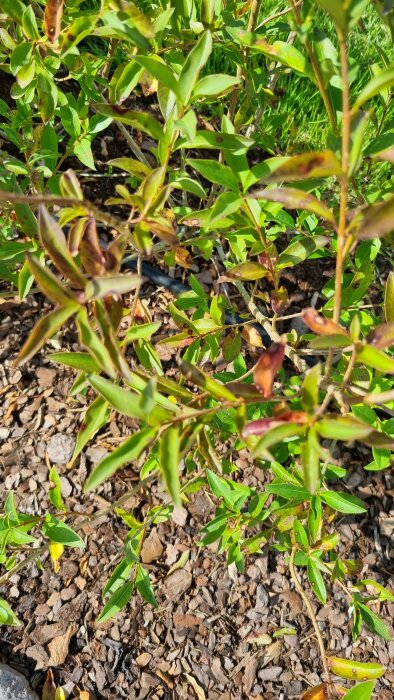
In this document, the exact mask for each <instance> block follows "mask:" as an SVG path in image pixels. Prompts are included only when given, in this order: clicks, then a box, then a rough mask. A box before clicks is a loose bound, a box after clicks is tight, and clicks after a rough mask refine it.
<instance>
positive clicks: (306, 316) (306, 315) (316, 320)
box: [302, 307, 350, 338]
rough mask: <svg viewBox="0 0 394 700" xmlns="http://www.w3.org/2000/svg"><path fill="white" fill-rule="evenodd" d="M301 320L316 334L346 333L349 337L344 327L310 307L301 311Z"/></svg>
mask: <svg viewBox="0 0 394 700" xmlns="http://www.w3.org/2000/svg"><path fill="white" fill-rule="evenodd" d="M302 320H303V321H304V323H306V325H307V326H308V327H309V328H310V329H311V331H313V332H314V333H317V335H346V336H348V337H349V338H350V336H349V333H348V332H347V330H346V328H342V326H340V325H339V324H338V323H334V321H332V320H331V319H330V318H326V317H325V316H322V315H321V314H319V313H318V312H317V311H316V310H315V309H313V308H312V307H310V308H308V309H305V310H304V311H303V313H302Z"/></svg>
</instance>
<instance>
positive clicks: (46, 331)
mask: <svg viewBox="0 0 394 700" xmlns="http://www.w3.org/2000/svg"><path fill="white" fill-rule="evenodd" d="M74 313H75V306H74V305H72V306H66V307H64V308H60V309H55V311H51V312H50V313H49V314H47V315H46V316H44V317H43V318H41V319H40V320H39V321H38V323H36V325H35V326H34V328H33V330H32V331H31V333H30V335H29V337H28V339H27V341H26V343H25V344H24V346H23V347H22V349H21V350H20V352H19V354H18V356H17V358H16V360H15V364H16V365H20V364H21V363H22V362H27V360H30V359H31V358H32V357H33V355H35V354H36V353H37V352H38V351H39V350H40V349H41V348H42V346H43V345H44V343H45V342H46V341H47V340H49V338H52V336H53V335H55V333H56V331H58V330H59V328H61V327H62V326H63V325H64V324H65V323H66V321H67V320H68V319H69V318H70V316H72V315H73V314H74Z"/></svg>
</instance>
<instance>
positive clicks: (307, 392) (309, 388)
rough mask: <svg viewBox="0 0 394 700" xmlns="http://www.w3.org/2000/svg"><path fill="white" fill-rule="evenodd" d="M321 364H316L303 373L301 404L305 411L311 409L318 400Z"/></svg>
mask: <svg viewBox="0 0 394 700" xmlns="http://www.w3.org/2000/svg"><path fill="white" fill-rule="evenodd" d="M320 375H321V365H320V364H316V365H315V366H314V367H312V369H309V370H308V371H307V372H306V374H305V379H304V381H303V383H302V387H301V400H302V406H303V408H305V410H306V411H313V410H314V409H315V408H316V406H317V405H318V402H319V385H320Z"/></svg>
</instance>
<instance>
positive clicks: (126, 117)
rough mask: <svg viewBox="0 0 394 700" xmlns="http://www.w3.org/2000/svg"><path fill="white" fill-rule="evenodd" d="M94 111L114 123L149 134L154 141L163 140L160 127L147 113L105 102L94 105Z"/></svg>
mask: <svg viewBox="0 0 394 700" xmlns="http://www.w3.org/2000/svg"><path fill="white" fill-rule="evenodd" d="M94 109H95V110H96V112H98V113H99V114H103V115H104V116H105V117H112V119H114V120H115V121H118V122H122V124H128V125H129V126H132V127H134V129H139V130H140V131H143V132H144V133H147V134H149V136H151V137H152V138H153V139H156V141H162V140H164V132H163V129H162V127H161V125H160V124H159V122H158V121H157V120H156V119H154V118H153V117H151V116H150V114H148V113H147V112H137V111H133V110H132V109H127V107H123V106H121V105H108V104H106V103H105V102H104V103H96V104H95V105H94Z"/></svg>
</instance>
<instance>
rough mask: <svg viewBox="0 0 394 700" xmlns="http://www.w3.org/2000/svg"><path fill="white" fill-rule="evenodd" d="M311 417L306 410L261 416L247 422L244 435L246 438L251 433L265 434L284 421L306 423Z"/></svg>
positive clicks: (243, 430) (298, 423) (243, 431)
mask: <svg viewBox="0 0 394 700" xmlns="http://www.w3.org/2000/svg"><path fill="white" fill-rule="evenodd" d="M308 420H309V417H308V415H307V414H306V413H305V412H304V411H286V412H284V413H281V414H280V415H278V416H273V417H272V418H260V419H259V420H253V421H251V422H250V423H246V425H244V427H243V429H242V437H243V438H244V439H245V438H247V437H249V436H250V435H264V434H265V433H266V432H267V431H268V430H271V429H272V428H276V427H277V426H278V425H282V424H283V423H296V424H297V425H306V423H307V422H308Z"/></svg>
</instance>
